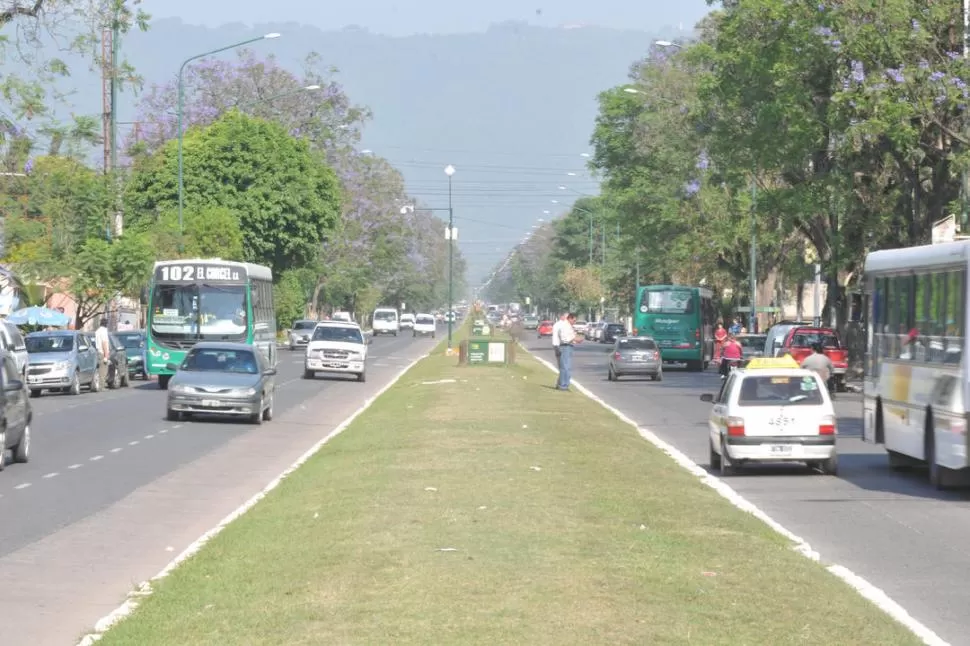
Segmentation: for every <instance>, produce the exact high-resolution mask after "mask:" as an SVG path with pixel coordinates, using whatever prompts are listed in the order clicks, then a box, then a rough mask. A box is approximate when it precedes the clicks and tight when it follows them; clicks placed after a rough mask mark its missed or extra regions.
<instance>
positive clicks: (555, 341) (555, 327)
mask: <svg viewBox="0 0 970 646" xmlns="http://www.w3.org/2000/svg"><path fill="white" fill-rule="evenodd" d="M566 316H567V315H566V314H560V315H559V320H558V321H556V322H555V323H553V324H552V351H553V352H554V353H555V354H556V367H557V368H559V369H560V370H561V369H562V364H561V363H560V359H561V357H562V355H561V354H560V352H559V350H560V348H559V330H561V329H562V326H563V325H566Z"/></svg>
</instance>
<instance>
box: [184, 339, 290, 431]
mask: <svg viewBox="0 0 970 646" xmlns="http://www.w3.org/2000/svg"><path fill="white" fill-rule="evenodd" d="M165 368H166V369H167V370H171V371H173V372H175V374H174V375H172V379H171V380H170V381H169V383H168V400H167V402H166V405H165V412H166V417H167V418H168V419H169V420H170V421H173V422H174V421H179V420H181V419H183V418H185V417H190V416H193V415H198V414H201V415H219V416H224V417H236V418H240V417H241V418H248V419H249V421H250V422H252V423H253V424H262V423H263V422H264V421H267V422H268V421H270V420H271V419H273V399H274V396H275V394H276V368H273V367H271V366H270V365H269V363H268V361H267V359H266V357H265V355H263V353H262V352H260V351H259V350H257V349H256V348H255V347H253V346H251V345H247V344H245V343H226V342H220V341H203V342H200V343H196V344H195V345H194V346H192V349H191V350H189V352H188V354H186V355H185V360H184V361H182V364H181V365H176V364H174V363H170V364H168V365H167V366H165Z"/></svg>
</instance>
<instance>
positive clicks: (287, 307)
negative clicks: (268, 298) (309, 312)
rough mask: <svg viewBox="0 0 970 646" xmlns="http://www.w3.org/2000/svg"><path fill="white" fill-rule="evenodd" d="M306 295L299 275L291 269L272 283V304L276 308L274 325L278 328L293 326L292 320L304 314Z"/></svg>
mask: <svg viewBox="0 0 970 646" xmlns="http://www.w3.org/2000/svg"><path fill="white" fill-rule="evenodd" d="M305 303H306V297H305V296H304V293H303V286H302V285H301V284H300V278H299V276H298V275H297V274H296V273H295V272H294V271H293V270H290V271H285V272H283V275H282V276H281V277H280V278H279V279H278V280H277V283H276V284H275V285H273V305H274V306H275V308H276V326H277V327H278V328H279V329H289V328H291V327H293V322H294V321H296V320H297V319H301V318H303V316H304V311H303V308H304V304H305Z"/></svg>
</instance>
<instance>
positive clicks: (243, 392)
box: [229, 388, 256, 397]
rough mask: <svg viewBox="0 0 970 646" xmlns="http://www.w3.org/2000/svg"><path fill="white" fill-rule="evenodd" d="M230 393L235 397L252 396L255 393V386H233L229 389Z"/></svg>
mask: <svg viewBox="0 0 970 646" xmlns="http://www.w3.org/2000/svg"><path fill="white" fill-rule="evenodd" d="M229 394H230V395H235V396H237V397H252V396H253V395H255V394H256V389H255V388H233V389H232V390H230V391H229Z"/></svg>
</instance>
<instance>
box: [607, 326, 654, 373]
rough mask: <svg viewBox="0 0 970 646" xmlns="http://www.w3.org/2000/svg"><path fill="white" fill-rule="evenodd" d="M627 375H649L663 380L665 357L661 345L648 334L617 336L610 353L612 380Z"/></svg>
mask: <svg viewBox="0 0 970 646" xmlns="http://www.w3.org/2000/svg"><path fill="white" fill-rule="evenodd" d="M626 375H640V376H647V377H650V378H651V379H653V380H654V381H663V378H664V373H663V359H662V358H661V356H660V347H659V346H657V342H656V341H654V340H653V338H651V337H648V336H624V335H621V336H619V337H617V339H616V341H615V342H614V343H613V353H612V354H611V355H610V369H609V373H608V374H607V377H608V379H609V380H610V381H619V379H620V377H624V376H626Z"/></svg>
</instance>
